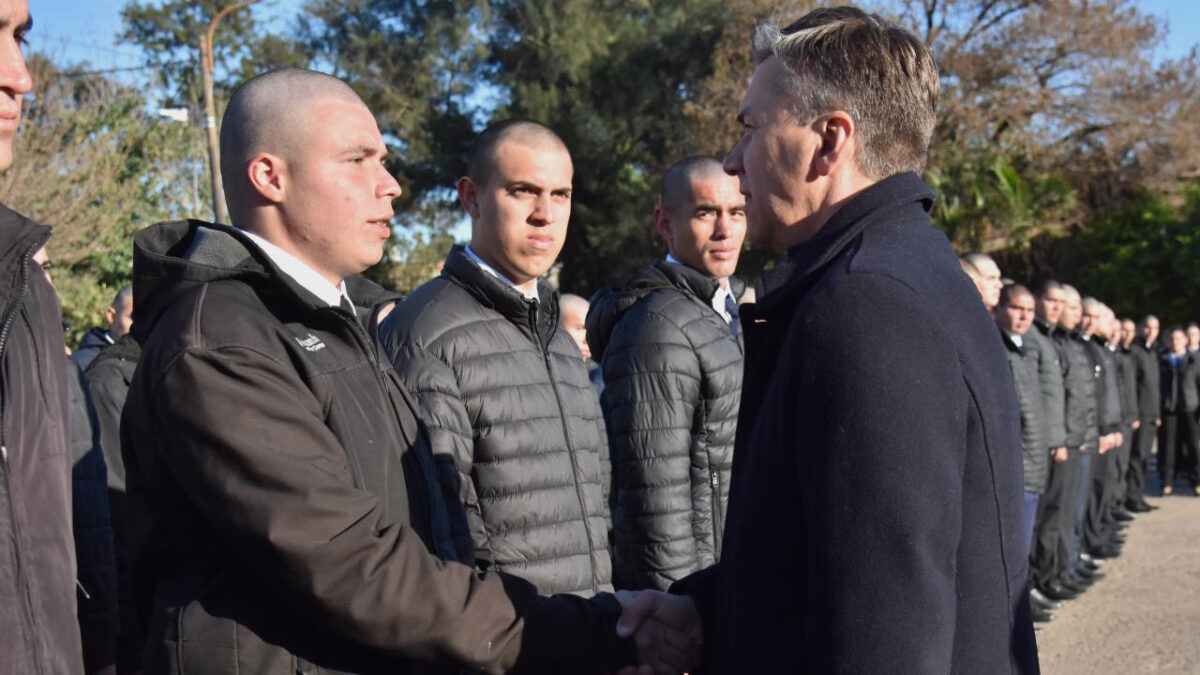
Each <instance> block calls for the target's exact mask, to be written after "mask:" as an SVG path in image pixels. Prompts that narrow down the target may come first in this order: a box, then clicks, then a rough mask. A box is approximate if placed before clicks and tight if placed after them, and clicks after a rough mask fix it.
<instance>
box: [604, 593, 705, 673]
mask: <svg viewBox="0 0 1200 675" xmlns="http://www.w3.org/2000/svg"><path fill="white" fill-rule="evenodd" d="M617 601H618V602H620V603H621V609H622V612H621V618H620V620H619V621H618V622H617V635H619V636H621V637H623V638H632V639H633V641H634V643H635V644H636V645H637V651H638V662H639V663H640V664H641V665H639V666H637V667H629V668H624V669H622V670H621V671H620V672H619V673H618V675H678V674H679V673H687V672H689V671H691V670H694V669H695V668H696V667H697V666H699V665H700V662H701V659H702V648H703V641H704V626H703V620H702V619H701V617H700V611H699V610H698V609H696V604H695V603H694V602H692V599H691V598H689V597H687V596H683V595H670V594H668V593H662V592H659V591H618V592H617Z"/></svg>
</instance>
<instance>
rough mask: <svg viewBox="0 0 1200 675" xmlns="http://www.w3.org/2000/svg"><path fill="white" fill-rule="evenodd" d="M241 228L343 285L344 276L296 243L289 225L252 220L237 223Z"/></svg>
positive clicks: (335, 284) (329, 279)
mask: <svg viewBox="0 0 1200 675" xmlns="http://www.w3.org/2000/svg"><path fill="white" fill-rule="evenodd" d="M236 227H238V228H239V229H241V230H244V231H246V232H249V233H251V234H254V235H257V236H259V237H262V238H263V239H265V240H266V241H267V242H269V243H271V244H273V245H274V246H276V247H277V248H279V249H280V250H282V251H283V252H285V253H287V254H289V255H291V256H293V257H295V258H296V259H297V260H299V261H300V262H302V263H304V264H305V265H307V266H308V267H309V268H310V269H312V271H314V272H316V273H317V275H318V276H320V277H321V278H322V279H324V280H325V281H328V282H329V283H330V284H331V285H333V286H339V287H340V286H341V285H342V281H343V278H342V277H341V276H338V275H337V274H333V273H331V272H329V271H328V270H325V269H323V268H322V267H320V266H319V265H316V264H314V262H313V261H312V260H311V259H310V258H309V257H308V255H307V254H306V253H305V252H304V251H303V250H302V249H301V248H300V247H299V246H297V245H296V243H295V241H293V240H292V237H291V235H290V234H289V233H288V230H287V227H286V226H285V225H283V224H282V223H264V222H255V221H253V220H251V221H250V222H247V223H245V224H242V225H237V226H236Z"/></svg>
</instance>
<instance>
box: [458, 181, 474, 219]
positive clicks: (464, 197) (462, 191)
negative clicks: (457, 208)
mask: <svg viewBox="0 0 1200 675" xmlns="http://www.w3.org/2000/svg"><path fill="white" fill-rule="evenodd" d="M455 188H457V189H458V203H459V204H462V208H463V211H466V212H467V215H468V216H471V217H472V218H475V219H478V218H479V186H478V185H476V184H475V181H473V180H471V177H470V176H463V177H462V178H459V179H458V183H457V184H456V185H455Z"/></svg>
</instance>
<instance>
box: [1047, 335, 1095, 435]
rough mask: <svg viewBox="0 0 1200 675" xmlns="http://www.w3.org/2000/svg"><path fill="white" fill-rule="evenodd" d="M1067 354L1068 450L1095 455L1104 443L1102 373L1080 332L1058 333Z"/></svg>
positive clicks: (1065, 360)
mask: <svg viewBox="0 0 1200 675" xmlns="http://www.w3.org/2000/svg"><path fill="white" fill-rule="evenodd" d="M1054 337H1055V340H1056V343H1057V344H1058V348H1059V353H1061V354H1062V355H1063V373H1064V374H1063V388H1064V390H1065V391H1066V394H1067V405H1066V421H1067V448H1069V449H1070V451H1071V452H1077V451H1079V449H1080V447H1082V448H1083V451H1084V452H1095V451H1096V448H1097V447H1098V443H1099V441H1100V432H1099V426H1098V425H1099V422H1098V417H1097V407H1096V380H1097V377H1098V373H1097V371H1096V368H1095V365H1094V364H1093V362H1092V359H1091V357H1090V356H1089V355H1088V347H1087V343H1086V342H1085V341H1084V339H1083V338H1082V337H1081V336H1080V335H1079V333H1078V331H1073V332H1071V333H1067V332H1065V331H1062V330H1059V331H1057V332H1056V333H1055V336H1054Z"/></svg>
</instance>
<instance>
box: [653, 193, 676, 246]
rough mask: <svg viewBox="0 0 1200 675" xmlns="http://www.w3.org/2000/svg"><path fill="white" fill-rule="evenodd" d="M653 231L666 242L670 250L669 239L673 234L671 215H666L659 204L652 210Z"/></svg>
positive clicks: (665, 211)
mask: <svg viewBox="0 0 1200 675" xmlns="http://www.w3.org/2000/svg"><path fill="white" fill-rule="evenodd" d="M654 231H655V232H658V236H660V237H662V238H663V240H664V241H666V242H667V247H668V248H670V246H671V239H672V237H674V234H675V233H674V230H672V229H671V215H670V214H669V213H667V210H666V209H664V208H663V206H662V204H661V203H660V204H659V205H658V206H657V207H655V209H654Z"/></svg>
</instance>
